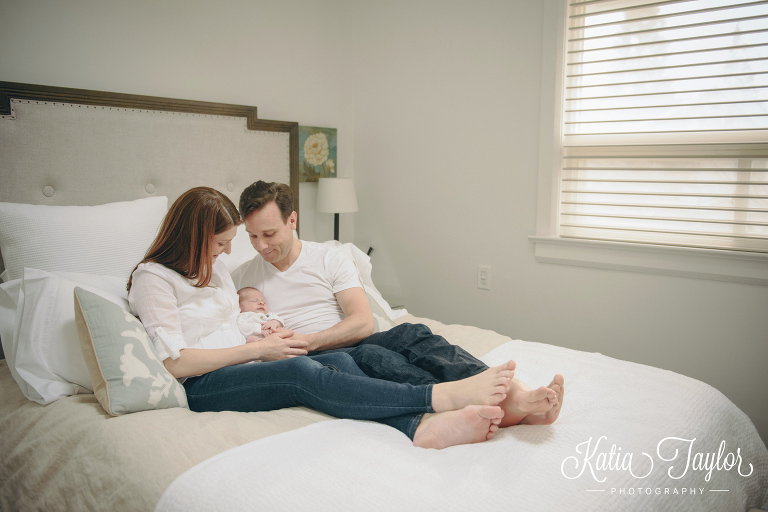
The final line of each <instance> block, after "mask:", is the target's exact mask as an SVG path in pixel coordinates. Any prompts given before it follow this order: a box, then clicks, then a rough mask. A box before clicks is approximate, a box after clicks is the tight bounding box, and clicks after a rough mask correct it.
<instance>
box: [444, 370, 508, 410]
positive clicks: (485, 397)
mask: <svg viewBox="0 0 768 512" xmlns="http://www.w3.org/2000/svg"><path fill="white" fill-rule="evenodd" d="M514 376H515V362H514V361H508V362H506V363H504V364H502V365H499V366H494V367H493V368H488V369H487V370H485V371H484V372H483V373H479V374H477V375H474V376H472V377H469V378H467V379H462V380H457V381H455V382H442V383H440V384H435V385H434V387H433V388H432V408H433V409H434V410H435V412H441V411H457V410H459V409H463V408H464V407H466V406H468V405H496V404H498V403H499V402H501V401H502V400H504V398H506V396H507V390H508V389H509V385H510V382H512V380H513V379H512V377H514Z"/></svg>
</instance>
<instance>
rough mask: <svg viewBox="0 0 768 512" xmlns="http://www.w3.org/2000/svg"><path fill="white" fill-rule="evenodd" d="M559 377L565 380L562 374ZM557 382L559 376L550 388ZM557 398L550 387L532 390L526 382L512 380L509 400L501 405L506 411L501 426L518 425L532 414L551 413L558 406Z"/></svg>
mask: <svg viewBox="0 0 768 512" xmlns="http://www.w3.org/2000/svg"><path fill="white" fill-rule="evenodd" d="M558 376H559V377H560V378H561V379H562V378H563V376H562V375H560V374H558ZM556 380H557V376H555V379H554V380H552V383H551V384H550V386H552V385H553V384H555V381H556ZM557 397H558V395H557V391H555V390H554V389H552V388H551V387H549V386H541V387H540V388H538V389H531V388H529V387H528V386H527V385H526V384H525V383H524V382H522V381H520V380H517V379H512V382H511V383H510V386H509V392H508V394H507V398H506V399H505V400H504V401H503V402H501V403H500V404H499V405H500V406H501V408H502V409H504V419H503V420H502V422H501V424H500V426H501V427H502V428H503V427H509V426H512V425H517V424H518V423H520V422H521V421H522V420H523V418H525V417H526V416H528V415H530V414H541V413H547V412H549V411H550V410H551V409H552V408H553V407H555V406H556V405H557V403H558V402H557Z"/></svg>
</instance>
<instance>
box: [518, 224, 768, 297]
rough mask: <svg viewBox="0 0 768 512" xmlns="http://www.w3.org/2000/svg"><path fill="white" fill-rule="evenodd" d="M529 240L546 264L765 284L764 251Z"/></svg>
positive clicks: (767, 283) (767, 260)
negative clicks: (746, 251)
mask: <svg viewBox="0 0 768 512" xmlns="http://www.w3.org/2000/svg"><path fill="white" fill-rule="evenodd" d="M528 239H529V240H531V241H532V242H533V243H535V244H536V260H538V261H541V262H545V263H557V264H562V265H574V266H579V267H593V268H605V269H611V270H623V271H627V272H643V273H649V274H663V275H671V276H680V277H691V278H697V279H711V280H716V281H731V282H735V283H746V284H755V285H762V286H768V255H766V254H758V253H741V252H734V251H717V250H711V249H689V248H682V247H661V246H654V245H644V244H630V243H619V242H599V241H593V240H576V239H568V238H560V237H557V236H529V237H528Z"/></svg>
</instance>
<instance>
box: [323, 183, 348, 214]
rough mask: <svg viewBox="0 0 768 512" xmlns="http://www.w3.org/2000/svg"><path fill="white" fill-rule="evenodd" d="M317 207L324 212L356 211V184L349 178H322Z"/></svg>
mask: <svg viewBox="0 0 768 512" xmlns="http://www.w3.org/2000/svg"><path fill="white" fill-rule="evenodd" d="M315 208H316V209H317V211H319V212H323V213H350V212H356V211H357V196H356V195H355V184H354V183H353V182H352V180H351V179H349V178H320V179H319V180H318V183H317V204H316V205H315Z"/></svg>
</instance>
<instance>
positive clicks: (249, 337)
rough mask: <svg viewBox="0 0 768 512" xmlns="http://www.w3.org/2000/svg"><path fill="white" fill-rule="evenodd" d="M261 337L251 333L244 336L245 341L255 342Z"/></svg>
mask: <svg viewBox="0 0 768 512" xmlns="http://www.w3.org/2000/svg"><path fill="white" fill-rule="evenodd" d="M262 339H263V338H262V337H261V336H256V335H255V334H254V335H251V336H248V337H247V338H245V342H246V343H255V342H257V341H261V340H262Z"/></svg>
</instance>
